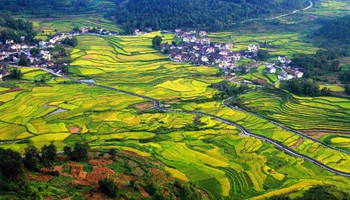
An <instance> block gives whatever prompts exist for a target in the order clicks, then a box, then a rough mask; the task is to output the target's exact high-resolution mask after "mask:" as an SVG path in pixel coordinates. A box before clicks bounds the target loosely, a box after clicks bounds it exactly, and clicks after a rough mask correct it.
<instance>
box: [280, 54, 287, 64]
mask: <svg viewBox="0 0 350 200" xmlns="http://www.w3.org/2000/svg"><path fill="white" fill-rule="evenodd" d="M278 61H280V62H281V63H282V64H284V63H286V61H287V57H286V56H278Z"/></svg>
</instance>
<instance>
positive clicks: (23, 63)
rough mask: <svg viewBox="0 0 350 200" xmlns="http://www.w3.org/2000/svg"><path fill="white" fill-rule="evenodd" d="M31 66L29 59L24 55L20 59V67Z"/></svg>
mask: <svg viewBox="0 0 350 200" xmlns="http://www.w3.org/2000/svg"><path fill="white" fill-rule="evenodd" d="M28 64H29V62H28V60H27V58H26V57H25V56H24V55H21V56H20V57H19V61H18V65H19V66H27V65H28Z"/></svg>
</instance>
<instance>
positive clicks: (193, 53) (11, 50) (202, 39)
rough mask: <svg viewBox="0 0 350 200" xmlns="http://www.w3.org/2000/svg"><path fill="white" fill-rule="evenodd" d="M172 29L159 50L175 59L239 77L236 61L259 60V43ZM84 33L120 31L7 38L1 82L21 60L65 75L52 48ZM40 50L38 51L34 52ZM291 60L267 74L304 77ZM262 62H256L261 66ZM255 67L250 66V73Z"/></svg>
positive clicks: (1, 49) (99, 31)
mask: <svg viewBox="0 0 350 200" xmlns="http://www.w3.org/2000/svg"><path fill="white" fill-rule="evenodd" d="M167 32H172V33H173V34H174V35H175V39H176V41H179V43H178V44H176V42H173V43H172V44H168V43H164V44H161V45H160V46H159V50H160V51H161V52H163V53H164V54H166V55H167V56H168V57H169V58H170V59H171V60H172V61H174V62H187V63H190V64H192V65H195V66H214V67H218V68H221V69H224V70H225V72H224V73H225V75H230V76H233V77H235V75H236V74H235V72H241V71H242V68H243V67H242V66H236V65H235V64H236V63H237V62H238V61H239V60H240V59H251V60H252V62H256V61H255V60H256V59H258V51H259V49H260V45H259V44H249V45H248V49H247V50H240V51H231V49H232V48H233V47H234V46H233V44H232V43H217V42H211V40H210V38H209V37H208V34H207V32H206V31H203V30H202V31H196V30H186V31H183V30H181V29H175V30H174V31H167ZM81 34H91V35H99V36H105V35H117V34H118V33H116V32H111V31H108V30H104V29H103V28H100V27H98V28H93V29H91V28H89V27H88V26H83V27H82V28H81V29H80V30H75V31H71V32H68V33H57V34H55V35H53V36H52V37H51V38H50V39H48V40H47V41H42V40H40V41H38V42H27V41H26V40H25V37H21V42H20V43H15V42H14V41H13V40H6V42H5V43H4V44H2V43H0V81H1V80H2V77H3V76H6V75H9V74H10V72H9V69H8V68H7V67H5V66H19V65H20V59H21V58H22V59H25V60H26V61H27V66H29V67H36V68H46V69H48V70H52V71H53V72H54V73H58V74H63V68H64V67H65V66H67V65H68V64H67V63H62V62H55V60H54V58H53V55H52V54H51V53H50V50H52V49H54V48H55V46H56V45H59V44H61V43H62V41H63V40H64V39H65V38H70V39H71V38H73V37H75V36H78V35H81ZM133 34H134V35H141V34H145V32H141V31H139V30H138V29H135V30H134V32H133ZM33 49H36V50H37V51H34V50H33ZM290 63H291V60H290V59H287V58H286V57H285V56H278V58H277V59H276V60H275V61H274V62H273V63H265V64H266V70H265V72H266V73H269V74H276V73H277V70H276V69H278V68H279V69H281V73H280V74H279V75H278V80H290V79H292V78H302V77H303V72H302V69H300V68H293V69H292V68H291V67H289V64H290ZM258 66H259V65H253V67H258ZM253 67H247V68H246V72H249V70H250V69H251V68H253Z"/></svg>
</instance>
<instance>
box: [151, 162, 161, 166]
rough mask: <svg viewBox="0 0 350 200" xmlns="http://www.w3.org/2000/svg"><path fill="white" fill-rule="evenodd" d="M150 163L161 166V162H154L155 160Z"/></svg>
mask: <svg viewBox="0 0 350 200" xmlns="http://www.w3.org/2000/svg"><path fill="white" fill-rule="evenodd" d="M151 164H152V165H156V166H158V167H160V166H161V164H160V163H159V162H155V161H152V162H151Z"/></svg>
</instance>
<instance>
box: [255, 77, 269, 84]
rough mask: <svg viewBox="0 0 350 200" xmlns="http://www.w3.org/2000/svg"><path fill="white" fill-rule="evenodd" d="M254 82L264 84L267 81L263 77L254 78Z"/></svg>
mask: <svg viewBox="0 0 350 200" xmlns="http://www.w3.org/2000/svg"><path fill="white" fill-rule="evenodd" d="M254 82H256V83H258V84H266V83H267V81H266V80H264V79H260V78H259V79H256V80H255V81H254Z"/></svg>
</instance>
